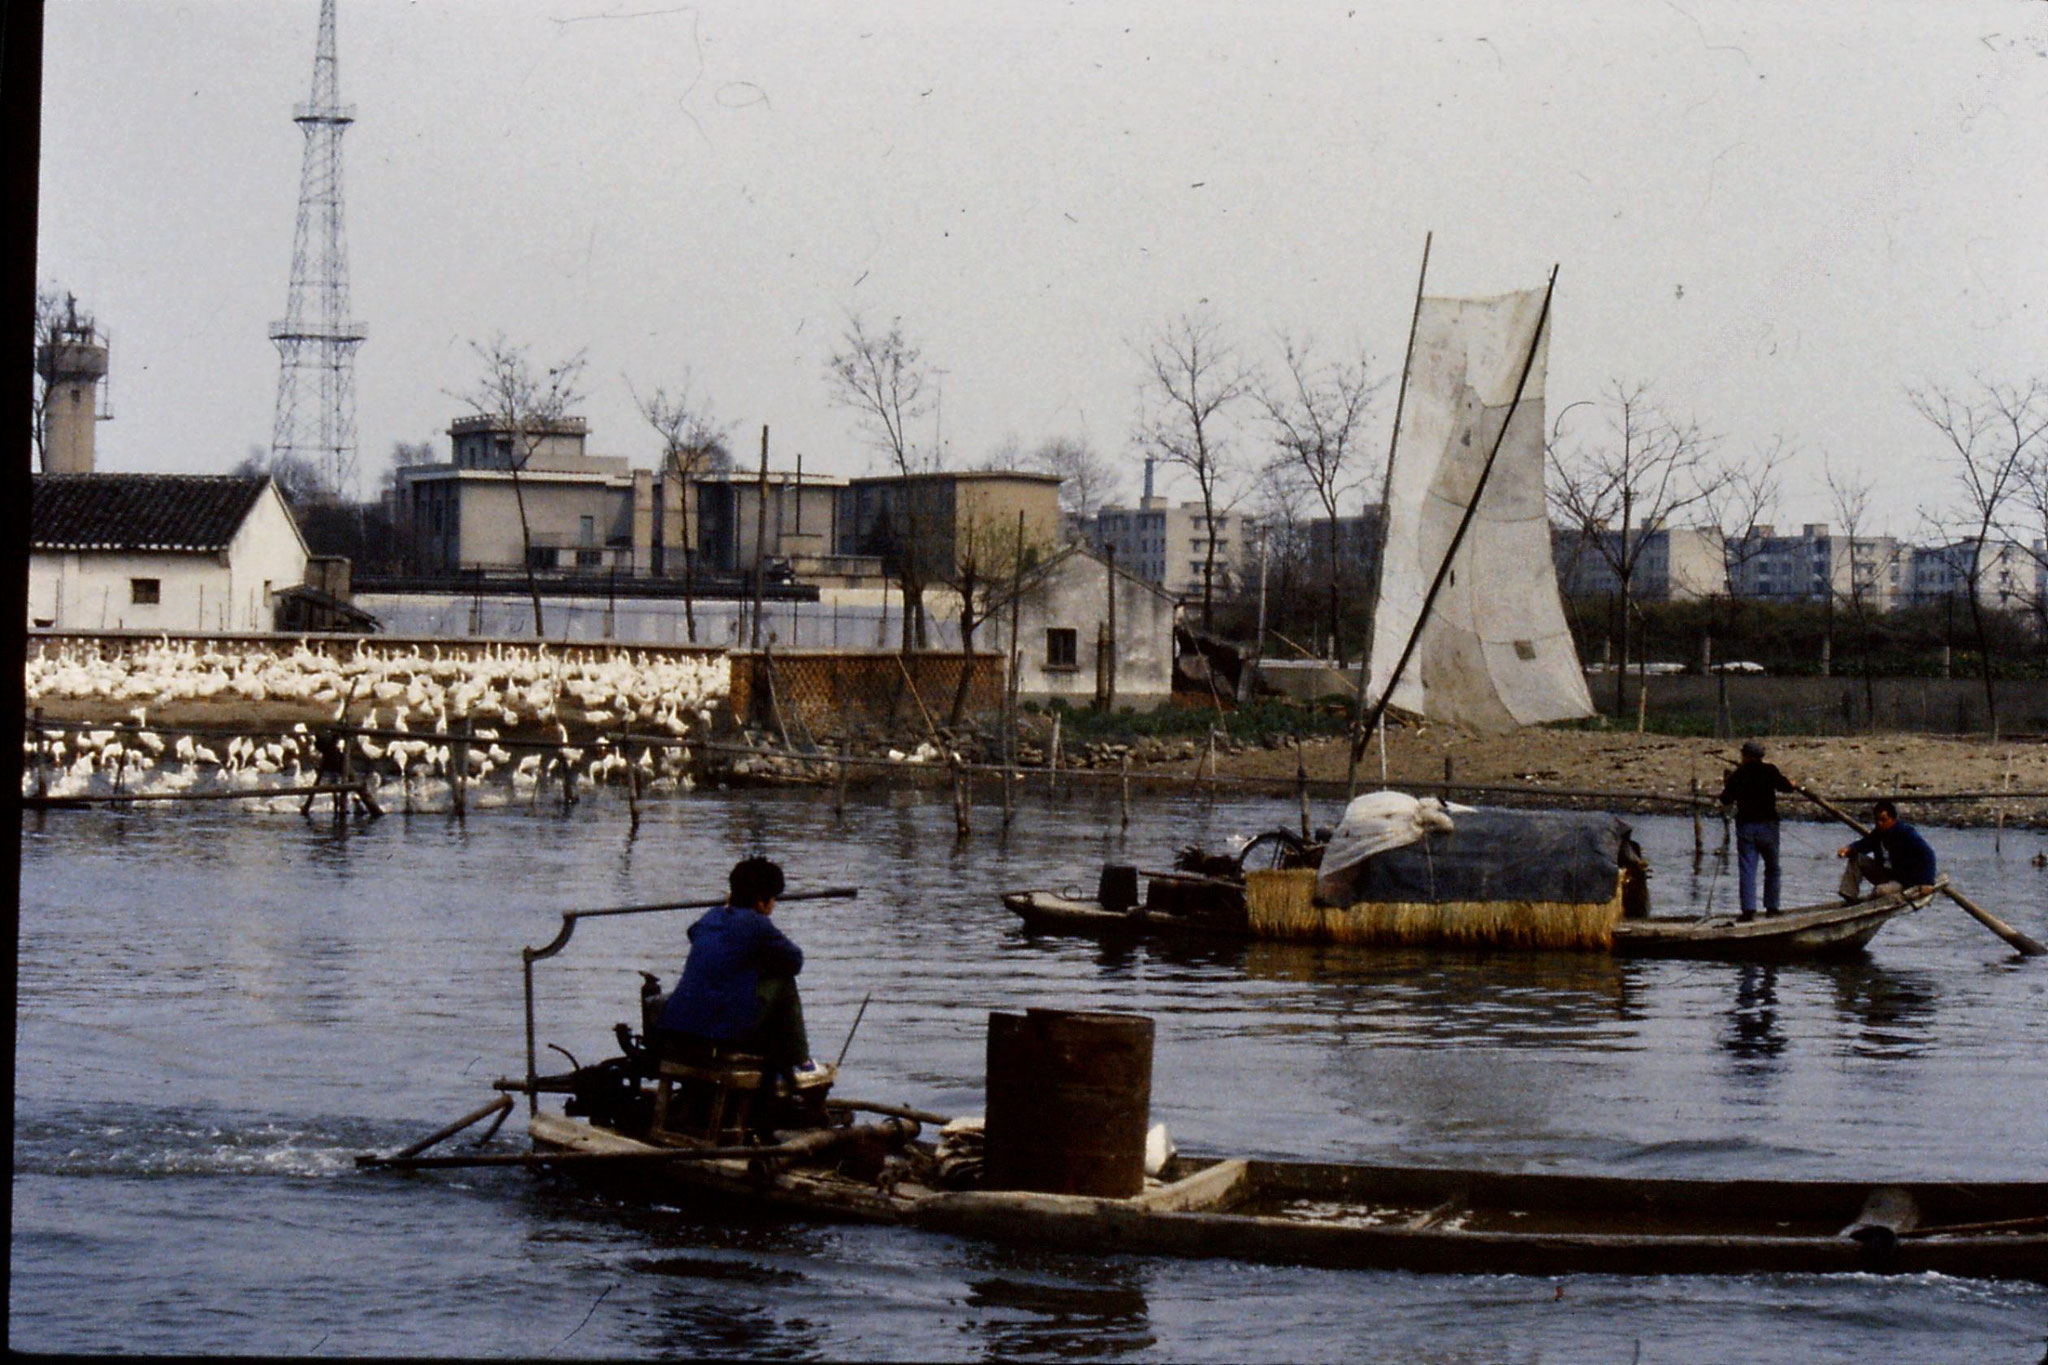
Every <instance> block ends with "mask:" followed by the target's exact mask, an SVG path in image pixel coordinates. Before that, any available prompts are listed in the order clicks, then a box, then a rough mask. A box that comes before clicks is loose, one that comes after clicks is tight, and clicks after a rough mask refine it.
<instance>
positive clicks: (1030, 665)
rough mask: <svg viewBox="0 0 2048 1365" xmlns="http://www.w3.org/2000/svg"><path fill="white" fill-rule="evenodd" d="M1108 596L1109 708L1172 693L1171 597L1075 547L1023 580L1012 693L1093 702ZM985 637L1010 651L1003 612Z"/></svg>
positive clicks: (1149, 702) (1152, 701) (1141, 704)
mask: <svg viewBox="0 0 2048 1365" xmlns="http://www.w3.org/2000/svg"><path fill="white" fill-rule="evenodd" d="M1112 591H1114V593H1115V595H1116V608H1115V616H1116V625H1115V630H1114V639H1115V641H1116V647H1115V650H1114V657H1115V664H1114V676H1115V681H1116V705H1117V706H1118V707H1119V708H1122V707H1125V706H1131V707H1135V708H1137V709H1140V710H1142V709H1146V708H1149V707H1153V706H1157V705H1159V704H1160V703H1162V702H1164V701H1166V700H1167V699H1168V698H1169V697H1170V696H1172V694H1173V618H1174V606H1175V604H1174V599H1173V597H1172V595H1171V594H1169V593H1167V592H1164V591H1163V590H1161V589H1160V588H1159V587H1158V586H1156V585H1155V584H1152V583H1148V582H1146V581H1145V580H1144V579H1142V578H1139V577H1138V576H1137V575H1135V574H1131V573H1127V572H1125V571H1124V569H1123V567H1122V566H1121V565H1119V566H1118V567H1116V568H1115V569H1112V568H1111V567H1110V566H1109V564H1108V562H1107V561H1106V560H1104V559H1103V558H1102V557H1100V556H1098V555H1096V554H1095V553H1094V552H1093V551H1091V550H1089V549H1087V548H1086V547H1084V546H1080V545H1069V546H1066V547H1065V548H1063V549H1061V550H1060V551H1058V552H1057V553H1056V554H1054V555H1053V556H1052V557H1051V558H1050V559H1048V560H1046V561H1045V562H1044V563H1043V564H1041V565H1039V566H1038V568H1037V569H1035V570H1033V571H1032V572H1031V573H1030V574H1029V575H1027V577H1026V580H1025V590H1024V597H1023V599H1022V601H1021V602H1020V604H1019V607H1018V630H1017V642H1018V647H1019V648H1018V653H1019V655H1020V659H1019V668H1018V674H1017V677H1018V682H1017V689H1018V696H1019V697H1020V698H1022V699H1024V700H1027V701H1031V700H1036V701H1049V700H1051V699H1053V698H1055V697H1058V698H1062V699H1064V700H1066V701H1067V702H1069V703H1072V704H1074V705H1077V706H1081V705H1087V704H1089V703H1091V702H1093V701H1094V700H1095V698H1096V696H1097V695H1098V692H1097V689H1098V688H1099V687H1100V686H1101V685H1102V683H1103V678H1102V659H1101V657H1100V656H1101V652H1102V651H1101V649H1100V647H1099V642H1100V641H1101V640H1102V639H1103V638H1105V636H1106V635H1107V634H1108V632H1109V631H1110V624H1109V620H1110V615H1111V612H1110V594H1111V592H1112ZM998 615H999V621H997V622H991V626H996V627H999V628H997V629H992V630H990V632H989V635H988V636H987V637H985V638H988V639H990V640H991V641H993V642H995V647H996V648H999V649H1003V650H1008V649H1009V648H1010V641H1009V640H1008V639H1007V632H1008V630H1009V614H1008V613H1007V612H1003V613H999V614H998Z"/></svg>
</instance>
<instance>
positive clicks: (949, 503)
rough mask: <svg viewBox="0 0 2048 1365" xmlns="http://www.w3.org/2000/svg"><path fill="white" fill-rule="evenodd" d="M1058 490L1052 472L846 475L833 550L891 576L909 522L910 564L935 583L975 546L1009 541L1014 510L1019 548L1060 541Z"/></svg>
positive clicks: (899, 560) (903, 548) (898, 564)
mask: <svg viewBox="0 0 2048 1365" xmlns="http://www.w3.org/2000/svg"><path fill="white" fill-rule="evenodd" d="M1059 490H1060V481H1059V476H1058V475H1056V474H1028V473H1022V472H1019V471H1014V470H1000V469H996V470H961V471H957V472H941V473H934V474H913V475H911V476H910V477H909V478H903V477H901V476H896V475H884V476H878V477H874V478H864V479H849V480H847V482H846V487H845V488H844V489H842V490H841V492H840V494H839V499H840V501H839V524H838V553H839V554H840V555H842V556H853V555H865V556H873V557H875V558H878V559H879V560H880V561H881V563H882V569H883V572H884V573H886V574H889V575H891V576H894V575H897V574H899V573H900V572H901V571H902V568H903V562H904V555H905V551H906V544H907V538H908V533H909V530H910V528H911V527H912V526H913V525H914V526H915V527H916V534H917V561H916V562H917V564H918V566H919V568H920V569H921V570H922V572H923V575H924V577H925V579H926V580H927V581H928V582H929V581H934V580H938V579H941V578H944V577H946V576H949V575H950V574H952V573H953V571H954V569H955V568H956V567H957V566H958V565H959V564H960V563H961V562H962V561H963V558H964V557H965V556H967V555H969V554H972V553H974V548H975V546H976V544H977V543H980V544H989V543H990V542H991V538H994V539H995V542H996V543H999V544H1003V545H1007V544H1008V543H1009V541H1010V540H1012V539H1014V538H1015V536H1016V534H1017V517H1018V514H1019V513H1022V514H1023V517H1024V543H1025V545H1026V546H1043V547H1046V548H1047V549H1050V548H1051V547H1052V546H1054V545H1057V544H1058V543H1059V541H1060V527H1061V522H1060V504H1059ZM1005 557H1006V558H1007V554H1005Z"/></svg>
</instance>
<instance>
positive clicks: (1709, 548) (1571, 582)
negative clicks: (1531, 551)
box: [1552, 526, 1728, 602]
mask: <svg viewBox="0 0 2048 1365" xmlns="http://www.w3.org/2000/svg"><path fill="white" fill-rule="evenodd" d="M1640 544H1641V553H1640V555H1639V556H1638V557H1637V559H1636V564H1635V572H1634V574H1633V575H1632V576H1631V579H1630V582H1629V595H1630V596H1631V597H1633V598H1634V599H1635V600H1636V601H1638V602H1696V601H1699V600H1700V599H1702V598H1707V597H1715V596H1719V595H1721V594H1723V593H1726V592H1727V591H1728V566H1727V560H1726V559H1725V557H1724V551H1723V545H1722V536H1721V532H1720V531H1719V529H1717V528H1715V527H1711V526H1700V527H1676V528H1671V527H1667V528H1665V529H1662V530H1657V531H1652V532H1650V533H1649V535H1648V536H1647V537H1643V538H1642V539H1641V541H1640ZM1552 546H1553V549H1554V551H1555V552H1556V553H1557V555H1558V564H1557V574H1558V586H1559V588H1560V589H1562V590H1563V592H1564V594H1565V596H1567V597H1580V596H1603V595H1606V594H1608V593H1618V592H1620V591H1621V577H1620V575H1619V574H1617V573H1616V572H1615V571H1614V563H1613V560H1612V559H1611V558H1610V557H1609V556H1610V555H1613V556H1615V557H1616V558H1618V557H1619V555H1620V547H1621V532H1619V531H1599V532H1595V533H1594V536H1593V537H1592V538H1591V539H1590V540H1582V539H1581V538H1580V537H1579V536H1578V534H1577V533H1576V532H1572V531H1564V532H1560V533H1558V534H1555V535H1553V536H1552Z"/></svg>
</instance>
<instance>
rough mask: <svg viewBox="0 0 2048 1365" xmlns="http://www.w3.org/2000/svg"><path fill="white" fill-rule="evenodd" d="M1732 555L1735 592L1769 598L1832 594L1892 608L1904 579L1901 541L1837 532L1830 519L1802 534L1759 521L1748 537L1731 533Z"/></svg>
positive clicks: (1780, 599) (1807, 599)
mask: <svg viewBox="0 0 2048 1365" xmlns="http://www.w3.org/2000/svg"><path fill="white" fill-rule="evenodd" d="M1727 555H1728V566H1729V582H1730V586H1731V587H1732V588H1733V590H1734V592H1735V594H1736V596H1738V597H1754V598H1759V599H1762V600H1765V601H1777V602H1825V601H1827V600H1829V598H1830V597H1831V596H1832V598H1833V599H1834V600H1835V601H1837V602H1848V601H1855V600H1861V601H1862V602H1864V603H1865V604H1866V605H1867V606H1869V607H1870V608H1872V609H1874V610H1877V611H1889V610H1891V608H1892V607H1893V606H1895V605H1897V603H1898V600H1899V594H1900V591H1901V587H1902V584H1903V581H1904V569H1903V564H1904V558H1903V555H1902V553H1901V549H1900V545H1899V542H1898V541H1897V540H1896V539H1894V538H1893V537H1891V536H1857V537H1854V538H1853V539H1852V538H1851V537H1849V536H1841V535H1835V534H1833V533H1832V532H1831V531H1830V530H1829V529H1828V524H1827V523H1826V522H1808V523H1807V524H1805V525H1804V526H1802V527H1800V529H1799V533H1798V534H1797V535H1793V534H1790V533H1785V534H1780V533H1779V532H1778V531H1777V529H1776V528H1775V527H1772V526H1770V525H1759V526H1758V527H1756V528H1755V530H1754V531H1752V532H1751V533H1750V534H1749V535H1747V536H1744V537H1733V536H1731V537H1729V538H1728V549H1727Z"/></svg>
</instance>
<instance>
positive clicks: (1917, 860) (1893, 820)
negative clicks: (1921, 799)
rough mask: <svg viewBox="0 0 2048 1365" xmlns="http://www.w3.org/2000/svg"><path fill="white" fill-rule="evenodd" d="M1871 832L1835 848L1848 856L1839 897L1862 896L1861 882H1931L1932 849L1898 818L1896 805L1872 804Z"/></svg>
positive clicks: (1852, 898)
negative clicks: (1860, 893)
mask: <svg viewBox="0 0 2048 1365" xmlns="http://www.w3.org/2000/svg"><path fill="white" fill-rule="evenodd" d="M1871 826H1872V828H1871V831H1870V833H1868V834H1866V835H1864V836H1863V837H1862V838H1861V839H1858V840H1856V841H1854V842H1853V843H1848V844H1844V845H1843V846H1842V847H1840V848H1838V849H1836V850H1835V856H1836V857H1837V858H1847V859H1848V860H1849V865H1848V866H1847V867H1845V868H1843V869H1842V899H1843V900H1847V901H1855V900H1858V899H1860V898H1861V897H1860V896H1859V895H1858V892H1859V891H1860V890H1861V885H1860V884H1861V883H1862V882H1866V881H1867V882H1869V883H1870V885H1871V888H1872V889H1873V890H1875V889H1877V888H1878V887H1881V886H1883V885H1885V884H1886V883H1888V882H1891V883H1896V884H1897V885H1899V886H1911V887H1918V888H1920V889H1922V890H1925V889H1926V888H1928V887H1930V886H1932V885H1934V877H1935V870H1934V850H1933V848H1931V847H1929V845H1928V843H1927V841H1926V840H1925V839H1923V838H1921V837H1920V831H1918V830H1916V829H1914V828H1913V827H1912V826H1911V825H1908V824H1905V823H1903V822H1902V821H1901V820H1900V819H1899V808H1898V807H1897V806H1895V805H1893V804H1892V803H1891V802H1890V801H1880V802H1878V803H1877V804H1876V805H1875V806H1873V807H1871Z"/></svg>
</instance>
